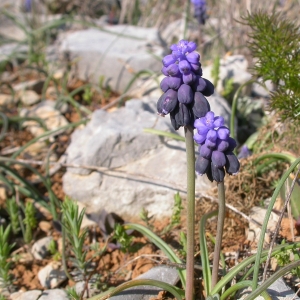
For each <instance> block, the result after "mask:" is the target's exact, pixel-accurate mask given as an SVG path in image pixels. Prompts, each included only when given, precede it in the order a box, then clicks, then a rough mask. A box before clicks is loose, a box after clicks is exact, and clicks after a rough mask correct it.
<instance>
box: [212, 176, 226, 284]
mask: <svg viewBox="0 0 300 300" xmlns="http://www.w3.org/2000/svg"><path fill="white" fill-rule="evenodd" d="M218 198H219V210H218V224H217V235H216V243H215V250H214V258H213V269H212V278H211V289H213V288H214V287H215V285H216V284H217V282H218V271H219V261H220V253H221V247H222V235H223V228H224V220H225V186H224V181H222V182H218Z"/></svg>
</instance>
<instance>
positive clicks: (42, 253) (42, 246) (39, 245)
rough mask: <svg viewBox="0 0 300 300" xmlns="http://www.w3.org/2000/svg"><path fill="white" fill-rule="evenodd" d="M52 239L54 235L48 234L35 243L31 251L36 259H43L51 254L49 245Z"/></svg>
mask: <svg viewBox="0 0 300 300" xmlns="http://www.w3.org/2000/svg"><path fill="white" fill-rule="evenodd" d="M52 240H53V238H52V236H46V237H44V238H42V239H40V240H38V241H36V242H35V243H34V244H33V246H32V249H31V253H32V255H33V256H34V258H35V259H38V260H42V259H44V258H45V257H46V256H47V255H48V254H49V246H50V243H51V241H52Z"/></svg>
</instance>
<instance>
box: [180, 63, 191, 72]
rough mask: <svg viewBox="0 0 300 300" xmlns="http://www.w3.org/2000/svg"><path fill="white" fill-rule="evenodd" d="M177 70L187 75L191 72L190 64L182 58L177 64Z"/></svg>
mask: <svg viewBox="0 0 300 300" xmlns="http://www.w3.org/2000/svg"><path fill="white" fill-rule="evenodd" d="M178 67H179V71H180V73H181V74H183V75H189V74H190V73H191V65H190V63H189V62H188V61H187V60H182V61H180V62H179V64H178Z"/></svg>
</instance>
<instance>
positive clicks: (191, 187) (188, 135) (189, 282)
mask: <svg viewBox="0 0 300 300" xmlns="http://www.w3.org/2000/svg"><path fill="white" fill-rule="evenodd" d="M184 131H185V144H186V158H187V251H186V289H185V299H186V300H192V299H194V244H195V241H194V238H195V145H194V139H193V135H194V130H193V128H192V127H191V126H185V127H184Z"/></svg>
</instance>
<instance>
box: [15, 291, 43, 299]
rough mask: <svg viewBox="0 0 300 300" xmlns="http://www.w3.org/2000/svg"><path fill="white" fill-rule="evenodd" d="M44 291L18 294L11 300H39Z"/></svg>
mask: <svg viewBox="0 0 300 300" xmlns="http://www.w3.org/2000/svg"><path fill="white" fill-rule="evenodd" d="M41 294H42V291H39V290H32V291H27V292H16V293H13V294H11V295H10V299H11V300H37V299H39V297H40V295H41Z"/></svg>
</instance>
